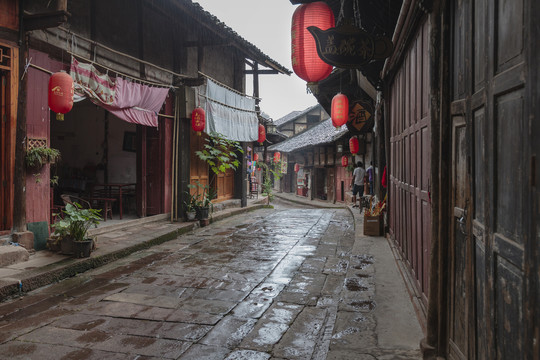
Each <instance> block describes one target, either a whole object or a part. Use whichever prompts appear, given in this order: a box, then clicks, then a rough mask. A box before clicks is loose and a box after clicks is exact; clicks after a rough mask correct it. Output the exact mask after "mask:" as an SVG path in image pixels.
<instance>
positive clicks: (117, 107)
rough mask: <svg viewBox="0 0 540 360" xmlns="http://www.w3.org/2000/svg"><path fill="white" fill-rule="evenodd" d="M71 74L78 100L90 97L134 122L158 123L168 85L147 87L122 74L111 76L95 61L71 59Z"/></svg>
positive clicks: (155, 124) (115, 113)
mask: <svg viewBox="0 0 540 360" xmlns="http://www.w3.org/2000/svg"><path fill="white" fill-rule="evenodd" d="M70 74H71V77H73V80H74V82H75V94H76V95H77V97H78V100H80V99H82V98H83V97H88V98H89V99H90V100H91V101H92V102H93V103H94V104H96V105H99V106H101V107H103V108H105V109H106V110H108V111H109V112H111V113H112V114H113V115H115V116H116V117H118V118H120V119H122V120H124V121H127V122H130V123H134V124H140V125H145V126H152V127H157V126H158V112H159V110H160V109H161V106H162V105H163V103H164V102H165V98H166V97H167V94H168V92H169V88H166V87H153V86H147V85H143V84H139V83H135V82H131V81H127V80H124V79H122V78H120V77H117V78H116V79H114V80H113V79H111V78H110V77H109V76H108V75H107V74H101V73H100V72H99V71H98V70H97V69H96V68H95V67H94V66H93V65H92V64H84V63H81V62H79V61H77V60H76V59H75V58H72V60H71V70H70Z"/></svg>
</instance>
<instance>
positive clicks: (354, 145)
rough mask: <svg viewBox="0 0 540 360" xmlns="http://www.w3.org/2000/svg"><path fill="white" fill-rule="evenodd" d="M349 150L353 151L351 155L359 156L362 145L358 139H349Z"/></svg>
mask: <svg viewBox="0 0 540 360" xmlns="http://www.w3.org/2000/svg"><path fill="white" fill-rule="evenodd" d="M349 150H350V151H351V154H357V153H358V151H359V150H360V144H359V143H358V139H357V138H356V137H352V138H350V139H349Z"/></svg>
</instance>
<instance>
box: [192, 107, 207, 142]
mask: <svg viewBox="0 0 540 360" xmlns="http://www.w3.org/2000/svg"><path fill="white" fill-rule="evenodd" d="M205 116H206V115H205V113H204V109H203V108H201V107H198V108H195V109H194V110H193V112H192V113H191V128H192V129H193V131H195V132H196V133H197V135H199V136H201V131H203V130H204V123H205Z"/></svg>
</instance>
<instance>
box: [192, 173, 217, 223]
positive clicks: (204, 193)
mask: <svg viewBox="0 0 540 360" xmlns="http://www.w3.org/2000/svg"><path fill="white" fill-rule="evenodd" d="M188 187H189V188H190V189H195V188H197V193H199V195H195V201H194V207H195V210H196V213H197V215H196V217H197V219H198V220H200V221H201V225H206V224H207V222H208V218H209V217H210V210H212V209H213V204H212V200H213V199H215V198H216V192H215V190H214V189H210V187H209V186H208V185H203V184H201V183H199V182H197V183H196V184H189V185H188Z"/></svg>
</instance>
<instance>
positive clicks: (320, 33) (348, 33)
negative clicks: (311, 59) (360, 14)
mask: <svg viewBox="0 0 540 360" xmlns="http://www.w3.org/2000/svg"><path fill="white" fill-rule="evenodd" d="M307 29H308V30H309V32H310V33H311V35H313V37H314V38H315V43H316V45H317V53H318V55H319V57H320V58H321V59H322V60H323V61H324V62H325V63H327V64H330V65H333V66H335V67H337V68H346V69H360V68H362V66H364V65H366V64H368V63H369V62H371V61H373V60H384V59H386V58H387V57H389V56H390V55H391V54H392V51H393V44H392V41H391V40H390V39H389V38H387V37H383V36H373V35H370V34H368V33H367V32H365V31H364V30H362V29H360V28H358V27H356V26H353V25H350V24H345V25H340V26H339V27H334V28H330V29H328V30H321V29H319V28H318V27H316V26H310V27H308V28H307Z"/></svg>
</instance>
